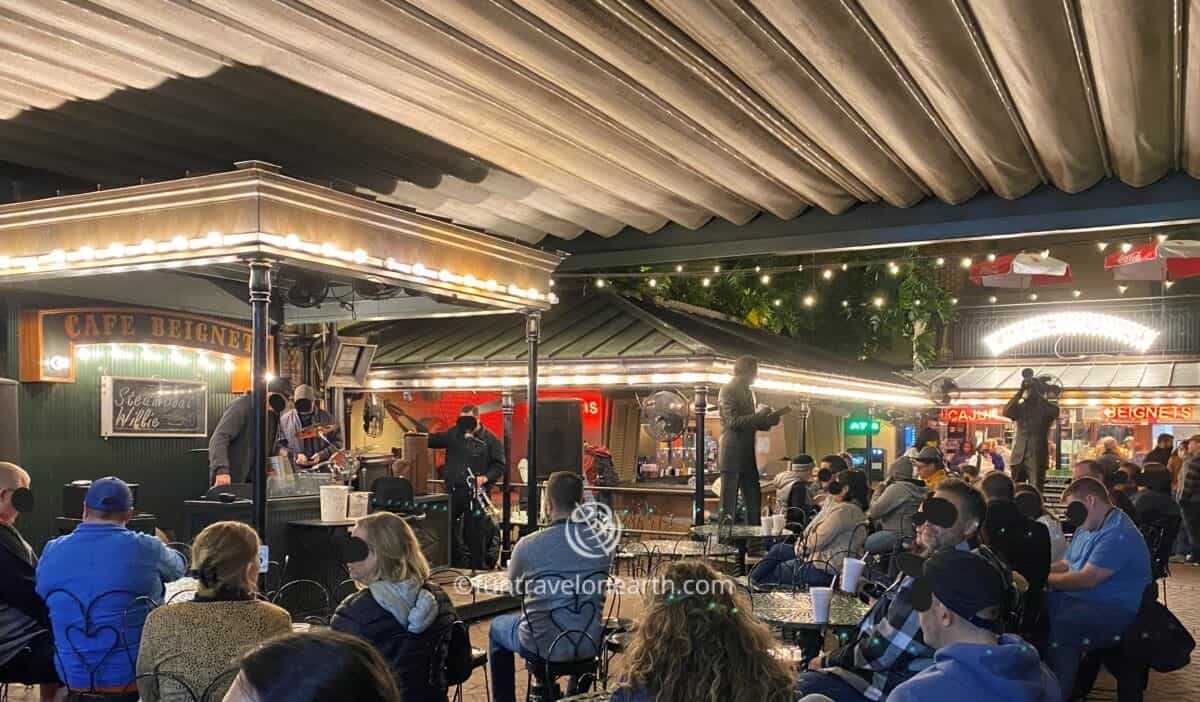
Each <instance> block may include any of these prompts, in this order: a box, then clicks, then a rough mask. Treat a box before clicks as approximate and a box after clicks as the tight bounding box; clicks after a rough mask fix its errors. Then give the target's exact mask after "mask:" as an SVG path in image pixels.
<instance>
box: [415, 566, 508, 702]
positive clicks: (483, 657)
mask: <svg viewBox="0 0 1200 702" xmlns="http://www.w3.org/2000/svg"><path fill="white" fill-rule="evenodd" d="M427 582H430V583H433V584H434V585H437V586H438V587H440V588H442V589H443V590H445V589H446V588H447V587H452V588H454V589H455V590H457V591H460V592H470V593H471V604H475V602H476V598H477V595H478V592H477V591H476V590H475V586H474V585H472V584H471V578H470V577H469V576H468V575H467V574H466V573H464V572H462V571H461V570H458V569H457V568H451V567H448V566H441V567H438V568H434V569H433V570H431V571H429V579H428V581H427ZM459 626H461V627H462V628H463V629H464V630H465V631H466V633H467V640H470V638H471V636H470V633H471V627H470V625H468V624H466V623H465V622H463V621H462V620H457V621H455V622H454V624H453V625H452V626H451V629H450V630H449V631H447V632H446V637H445V639H446V640H445V641H444V644H445V645H446V646H449V643H450V641H449V638H450V637H451V636H452V635H453V633H454V632H453V629H454V627H459ZM479 668H483V682H484V690H485V692H486V694H487V698H488V700H491V699H492V686H491V682H490V681H489V679H488V653H487V649H486V648H476V647H475V646H474V645H472V646H471V670H472V674H473V672H474V671H475V670H478V669H479ZM454 699H455V700H457V702H462V699H463V690H462V685H461V684H460V685H458V686H457V690H456V692H455V695H454Z"/></svg>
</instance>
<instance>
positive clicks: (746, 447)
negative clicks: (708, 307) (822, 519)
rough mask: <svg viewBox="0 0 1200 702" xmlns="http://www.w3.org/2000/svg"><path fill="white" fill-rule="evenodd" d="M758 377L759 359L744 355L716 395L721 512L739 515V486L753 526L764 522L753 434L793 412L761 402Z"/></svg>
mask: <svg viewBox="0 0 1200 702" xmlns="http://www.w3.org/2000/svg"><path fill="white" fill-rule="evenodd" d="M757 377H758V360H757V359H755V358H754V357H753V356H742V357H741V358H739V359H738V360H737V361H736V362H735V363H734V365H733V378H732V379H731V380H730V381H729V382H728V383H726V384H725V385H724V386H723V387H722V388H721V392H720V394H719V395H718V396H717V406H718V407H719V408H720V411H721V460H720V466H721V514H722V516H726V515H728V516H729V517H730V518H733V517H734V515H735V514H737V496H738V489H739V488H740V489H741V491H742V494H743V495H744V498H745V501H746V517H747V519H748V521H749V523H750V524H752V525H758V524H760V523H761V522H762V520H761V519H760V517H761V514H760V511H761V510H762V487H761V486H760V485H759V477H758V459H757V458H756V457H755V455H754V435H755V434H756V433H758V432H760V431H766V430H767V429H770V428H771V427H773V426H775V425H776V424H778V423H779V418H780V417H782V416H783V415H785V414H787V413H788V412H789V411H791V407H784V408H783V409H778V410H773V409H771V408H770V407H768V406H766V405H759V404H758V403H757V400H756V399H755V397H754V391H753V390H751V389H750V385H751V384H752V383H754V380H755V378H757Z"/></svg>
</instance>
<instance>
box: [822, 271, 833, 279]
mask: <svg viewBox="0 0 1200 702" xmlns="http://www.w3.org/2000/svg"><path fill="white" fill-rule="evenodd" d="M821 277H822V278H824V279H825V280H833V269H832V268H826V269H825V270H824V271H822V272H821Z"/></svg>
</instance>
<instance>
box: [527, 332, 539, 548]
mask: <svg viewBox="0 0 1200 702" xmlns="http://www.w3.org/2000/svg"><path fill="white" fill-rule="evenodd" d="M541 339H542V313H541V312H529V313H527V314H526V316H525V340H526V341H527V342H529V381H528V383H529V400H528V402H529V421H528V422H527V425H528V429H529V437H528V443H527V444H526V450H525V460H526V461H527V462H528V463H529V476H528V478H527V482H528V483H529V487H528V488H526V490H527V494H528V495H529V499H528V504H527V506H526V508H525V514H526V515H527V516H528V518H529V524H528V525H526V527H525V528H526V529H527V530H529V531H536V530H537V528H538V525H539V524H540V522H541V519H540V517H541V514H542V502H541V499H539V497H540V496H539V495H538V464H537V387H538V377H537V376H538V342H539V341H541Z"/></svg>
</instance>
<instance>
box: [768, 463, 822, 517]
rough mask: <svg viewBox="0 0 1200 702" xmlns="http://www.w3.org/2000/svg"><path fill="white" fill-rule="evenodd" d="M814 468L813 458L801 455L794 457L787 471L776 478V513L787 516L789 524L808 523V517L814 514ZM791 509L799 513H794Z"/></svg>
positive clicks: (781, 472)
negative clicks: (793, 522)
mask: <svg viewBox="0 0 1200 702" xmlns="http://www.w3.org/2000/svg"><path fill="white" fill-rule="evenodd" d="M813 466H814V464H813V459H812V456H810V455H808V454H807V453H801V454H798V455H796V456H794V457H792V461H791V464H790V465H789V466H788V469H787V470H783V471H780V472H779V475H776V476H775V506H776V511H778V512H779V513H780V514H783V515H786V516H787V518H788V521H789V522H791V521H796V522H800V521H807V520H808V516H809V515H810V514H812V511H813V504H812V497H813V493H814V492H815V490H814V491H813V492H810V488H812V487H814V486H813V482H812V479H813ZM789 508H793V509H797V510H799V512H797V513H792V512H790V510H789Z"/></svg>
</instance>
